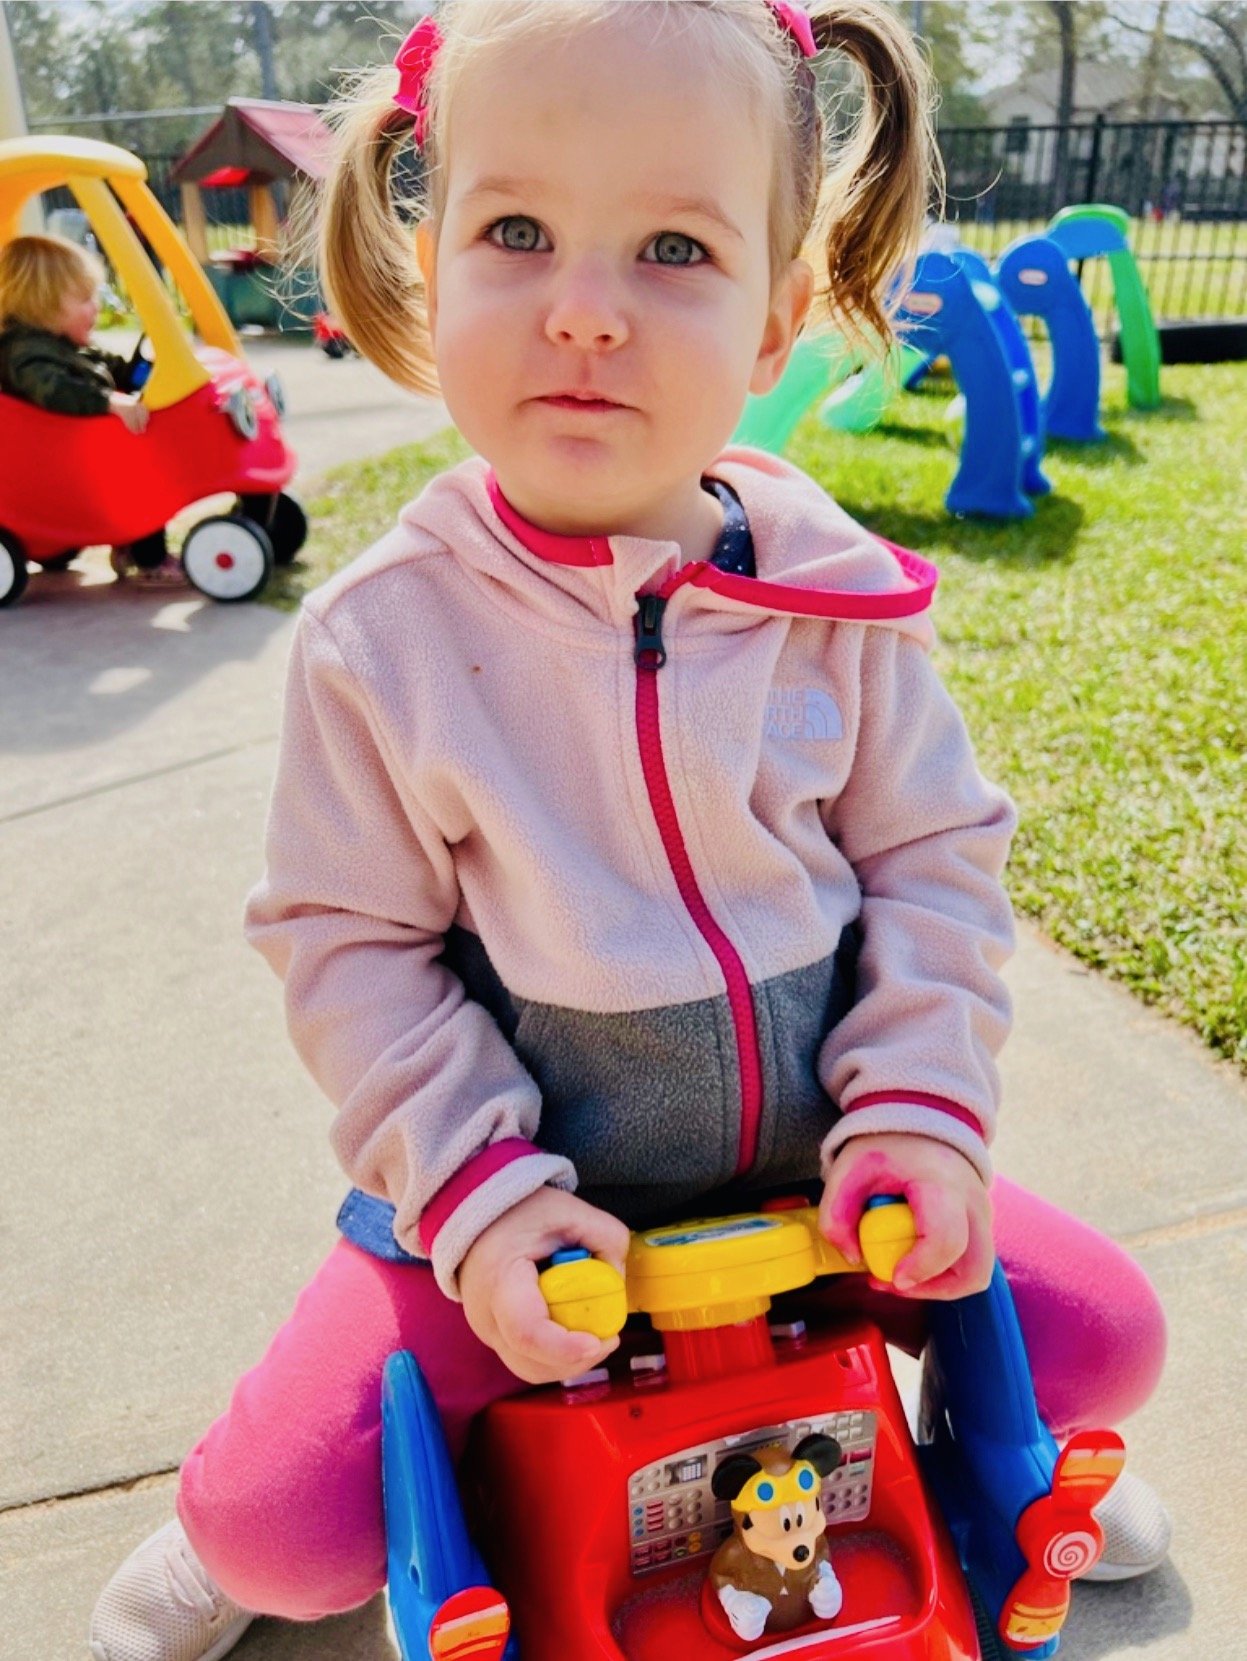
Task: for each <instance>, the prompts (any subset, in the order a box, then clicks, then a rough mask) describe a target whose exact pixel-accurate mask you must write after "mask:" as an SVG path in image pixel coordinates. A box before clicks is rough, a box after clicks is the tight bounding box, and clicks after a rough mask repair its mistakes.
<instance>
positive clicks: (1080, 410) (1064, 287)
mask: <svg viewBox="0 0 1247 1661" xmlns="http://www.w3.org/2000/svg"><path fill="white" fill-rule="evenodd" d="M996 280H997V282H998V283H999V284H1000V292H1001V293H1002V294H1003V295H1004V297H1005V299H1006V300H1007V301H1008V302H1009V305H1010V307H1011V308H1012V310H1013V312H1014V314H1015V315H1016V316H1018V317H1038V318H1041V319H1042V320H1043V323H1044V326H1045V327H1046V328H1047V331H1048V338H1049V340H1050V341H1051V343H1052V380H1051V382H1050V383H1049V386H1048V390H1047V392H1046V393H1045V395H1044V397H1043V399H1042V402H1041V406H1040V409H1041V415H1042V419H1043V427H1044V432H1045V434H1047V435H1049V436H1051V437H1053V438H1071V439H1077V440H1078V441H1080V442H1082V443H1096V442H1098V441H1100V440H1101V439H1104V438H1106V437H1107V436H1108V435H1107V434H1106V433H1105V431H1104V428H1103V427H1102V426H1101V425H1100V341H1099V337H1098V336H1097V335H1096V332H1095V319H1094V318H1093V317H1092V315H1091V307H1090V306H1089V305H1088V304H1087V300H1086V296H1085V295H1084V294H1083V291H1082V289H1081V288H1079V286H1078V279H1077V278H1076V277H1075V276H1074V273H1073V272H1072V271H1071V270H1070V268H1069V259H1068V256H1067V255H1066V253H1065V251H1064V250H1063V249H1062V248H1061V246H1060V244H1059V243H1057V242H1056V241H1054V240H1053V238H1052V237H1048V236H1027V237H1021V238H1019V239H1018V241H1017V242H1013V243H1011V244H1010V245H1009V247H1008V248H1006V249H1005V251H1004V253H1003V254H1002V255H1001V256H1000V258H999V260H998V261H997V262H996Z"/></svg>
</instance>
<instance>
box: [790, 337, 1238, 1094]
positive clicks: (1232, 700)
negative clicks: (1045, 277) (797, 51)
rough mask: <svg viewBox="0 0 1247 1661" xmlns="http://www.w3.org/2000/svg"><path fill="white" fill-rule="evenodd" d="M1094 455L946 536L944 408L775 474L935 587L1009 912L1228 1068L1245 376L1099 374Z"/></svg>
mask: <svg viewBox="0 0 1247 1661" xmlns="http://www.w3.org/2000/svg"><path fill="white" fill-rule="evenodd" d="M1105 380H1106V387H1105V404H1106V409H1105V425H1106V426H1107V427H1108V429H1109V435H1110V436H1109V438H1108V441H1107V442H1106V443H1105V444H1103V445H1099V446H1091V447H1084V446H1080V445H1072V444H1053V445H1052V446H1050V448H1049V452H1048V456H1047V458H1046V460H1045V470H1046V472H1047V473H1048V476H1049V477H1050V478H1051V480H1052V483H1053V487H1054V489H1053V493H1052V495H1051V496H1049V497H1048V498H1046V499H1045V500H1043V501H1041V502H1040V504H1039V510H1038V512H1037V513H1036V515H1035V517H1034V518H1033V519H1031V520H1028V521H1023V522H1014V523H1010V524H1005V525H993V524H989V523H985V522H984V523H972V522H969V521H962V522H958V521H954V520H952V519H950V518H949V516H948V515H947V514H945V513H944V512H943V509H942V506H941V500H942V496H943V492H944V490H945V489H946V488H947V485H948V483H949V481H950V478H951V472H952V462H953V457H952V454H951V452H950V451H949V450H947V449H946V448H945V446H944V444H943V443H942V441H941V440H940V438H939V437H938V436H937V435H938V434H939V431H940V416H941V413H942V410H943V408H944V404H945V400H946V398H947V396H948V393H949V391H950V390H951V388H950V387H949V386H948V385H947V383H945V385H944V386H943V387H938V386H936V385H932V386H931V387H930V388H929V389H928V390H927V391H926V393H925V395H921V396H918V395H908V396H906V397H904V398H902V399H900V400H898V402H897V403H896V404H895V405H894V414H892V415H891V416H890V419H889V423H888V425H887V426H886V427H885V428H883V429H881V430H880V431H879V432H878V433H876V434H874V435H872V436H871V437H870V438H868V439H865V440H856V441H851V440H848V439H846V440H843V441H839V440H833V439H831V438H830V436H829V435H828V434H826V433H825V431H824V430H823V429H822V427H821V424H820V423H819V422H818V421H817V419H816V418H807V420H806V421H805V422H804V423H803V425H802V427H801V429H800V430H799V432H798V434H797V436H796V440H795V442H794V444H793V445H792V446H791V447H790V450H789V454H790V456H791V458H792V460H794V461H795V462H796V463H797V464H798V465H799V466H801V467H804V468H805V469H806V470H807V471H808V472H809V473H810V474H811V475H812V476H813V477H815V478H817V479H818V480H819V481H820V483H822V484H823V485H824V486H825V487H826V488H827V489H828V490H829V491H830V492H831V493H832V495H834V496H835V497H836V498H837V499H838V500H839V501H841V502H842V503H843V504H844V506H845V507H846V508H847V509H848V510H849V512H851V513H853V514H855V515H856V516H857V517H858V518H860V519H862V520H863V521H864V522H865V523H866V524H868V525H870V526H871V527H872V528H874V529H876V530H879V531H881V532H883V533H885V534H886V535H888V536H891V537H893V538H894V539H895V540H897V541H899V542H903V543H907V544H909V545H911V546H914V547H917V548H920V549H922V550H923V551H924V552H926V553H929V554H931V555H932V557H934V558H935V560H936V562H937V563H938V564H939V566H940V569H941V572H942V582H941V586H940V595H939V599H938V602H937V611H936V616H937V620H938V623H939V628H940V634H941V646H940V652H939V658H940V665H941V669H942V671H943V673H944V675H945V677H946V679H947V682H948V684H949V686H950V688H951V690H952V692H953V694H954V696H955V697H956V698H957V701H958V703H959V704H960V706H961V708H962V710H963V712H964V713H965V716H966V719H967V721H968V723H969V726H970V729H971V732H972V733H973V735H974V738H975V742H976V744H977V746H978V750H979V755H980V758H981V761H982V763H983V766H984V768H985V770H987V771H988V772H989V773H990V774H992V775H993V776H994V777H996V778H997V779H999V780H1000V782H1001V783H1002V784H1004V785H1005V786H1006V787H1007V788H1008V789H1009V790H1010V791H1011V792H1012V794H1013V795H1014V797H1015V799H1016V801H1017V803H1018V807H1019V810H1020V814H1021V826H1020V829H1019V834H1018V839H1017V842H1016V844H1015V848H1014V853H1013V858H1012V861H1011V864H1010V878H1009V880H1010V886H1011V890H1012V893H1013V897H1014V900H1015V903H1016V905H1017V907H1018V909H1019V910H1020V911H1021V912H1023V913H1025V914H1027V915H1028V916H1030V917H1033V918H1034V919H1035V920H1036V921H1037V922H1038V923H1039V925H1040V926H1041V927H1042V928H1043V929H1044V930H1045V932H1046V933H1048V934H1049V935H1050V936H1051V937H1052V938H1053V939H1054V940H1057V941H1058V942H1060V944H1061V945H1063V946H1065V947H1067V948H1068V949H1069V950H1070V951H1072V952H1073V953H1075V954H1076V955H1077V956H1078V957H1080V958H1081V959H1082V960H1083V961H1084V962H1086V963H1089V964H1091V965H1093V966H1094V967H1095V968H1097V969H1101V970H1104V971H1106V972H1107V973H1108V974H1110V975H1112V976H1114V977H1115V978H1117V979H1119V980H1122V981H1124V982H1125V983H1126V984H1127V985H1128V986H1129V987H1130V988H1131V989H1132V990H1133V991H1134V992H1136V993H1137V994H1139V996H1140V997H1142V998H1144V999H1145V1000H1146V1001H1147V1002H1149V1003H1154V1004H1157V1005H1159V1006H1160V1007H1161V1008H1163V1009H1165V1010H1167V1011H1168V1012H1169V1013H1170V1014H1173V1015H1176V1016H1178V1017H1179V1018H1180V1019H1182V1020H1184V1021H1186V1022H1187V1023H1189V1024H1190V1025H1191V1026H1193V1027H1194V1028H1195V1029H1196V1031H1198V1032H1199V1033H1200V1034H1201V1035H1202V1036H1203V1037H1204V1038H1205V1039H1206V1040H1207V1041H1208V1043H1210V1044H1211V1045H1212V1046H1213V1047H1214V1048H1215V1049H1216V1050H1218V1051H1220V1052H1221V1053H1223V1054H1224V1055H1227V1056H1230V1057H1232V1058H1234V1059H1235V1060H1236V1061H1237V1062H1238V1063H1239V1065H1240V1066H1243V1067H1244V1068H1245V1069H1247V837H1245V836H1244V828H1243V821H1244V814H1245V810H1247V505H1245V503H1244V484H1247V477H1245V472H1244V466H1243V459H1242V458H1243V438H1242V435H1243V433H1244V432H1247V368H1244V367H1243V366H1241V365H1217V366H1200V367H1183V368H1179V367H1169V368H1166V369H1165V370H1164V371H1163V383H1162V384H1163V386H1164V388H1165V392H1166V401H1165V403H1164V405H1163V406H1162V407H1161V408H1160V409H1158V410H1155V411H1151V412H1142V411H1132V410H1128V409H1127V408H1126V406H1125V396H1124V372H1123V371H1122V370H1121V369H1110V370H1108V371H1107V372H1106V376H1105Z"/></svg>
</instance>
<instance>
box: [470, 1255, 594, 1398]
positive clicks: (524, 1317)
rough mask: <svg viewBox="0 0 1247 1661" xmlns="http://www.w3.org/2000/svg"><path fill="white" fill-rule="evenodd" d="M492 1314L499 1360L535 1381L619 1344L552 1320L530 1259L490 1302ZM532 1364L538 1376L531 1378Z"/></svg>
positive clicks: (586, 1364)
mask: <svg viewBox="0 0 1247 1661" xmlns="http://www.w3.org/2000/svg"><path fill="white" fill-rule="evenodd" d="M494 1319H495V1322H496V1324H497V1328H498V1339H499V1351H500V1353H501V1354H502V1357H503V1359H504V1360H505V1361H506V1362H507V1365H508V1366H510V1367H511V1370H512V1371H513V1372H516V1373H518V1375H519V1376H520V1377H521V1378H532V1379H533V1382H544V1381H545V1380H547V1379H555V1378H571V1377H574V1376H575V1375H576V1374H577V1373H583V1372H586V1371H587V1370H588V1369H589V1368H590V1367H592V1366H595V1365H596V1363H597V1362H598V1361H599V1360H601V1359H602V1358H603V1357H605V1356H607V1355H609V1354H610V1353H611V1351H612V1350H615V1349H618V1347H619V1340H618V1338H612V1339H610V1340H609V1342H606V1343H604V1342H603V1341H602V1339H600V1338H596V1337H595V1336H594V1335H593V1333H591V1332H569V1331H568V1330H567V1328H566V1327H561V1326H559V1325H558V1323H557V1322H556V1321H552V1320H551V1319H550V1311H549V1309H548V1308H547V1307H546V1300H545V1299H544V1298H543V1297H542V1295H541V1290H540V1288H539V1287H538V1285H537V1271H536V1266H535V1265H534V1264H532V1263H523V1264H521V1265H517V1273H516V1274H515V1276H514V1278H513V1279H512V1281H511V1283H510V1284H509V1285H508V1287H507V1295H506V1296H505V1297H504V1298H499V1299H498V1300H497V1301H496V1302H495V1304H494ZM517 1361H518V1362H519V1363H521V1364H522V1365H519V1366H517V1365H516V1362H517ZM533 1369H536V1371H537V1372H538V1373H539V1374H540V1378H539V1379H537V1378H533Z"/></svg>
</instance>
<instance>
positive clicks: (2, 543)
mask: <svg viewBox="0 0 1247 1661" xmlns="http://www.w3.org/2000/svg"><path fill="white" fill-rule="evenodd" d="M27 574H28V573H27V567H26V555H25V553H24V552H23V551H22V545H21V543H20V542H19V541H18V540H17V538H16V537H15V536H10V535H9V533H8V532H7V531H0V606H11V605H14V604H15V603H16V602H17V601H18V600H20V599H21V597H22V591H23V589H24V588H25V587H26V578H27Z"/></svg>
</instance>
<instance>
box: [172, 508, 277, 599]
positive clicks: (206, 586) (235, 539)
mask: <svg viewBox="0 0 1247 1661" xmlns="http://www.w3.org/2000/svg"><path fill="white" fill-rule="evenodd" d="M182 568H183V570H184V571H185V572H186V575H187V576H188V577H189V578H190V580H191V581H192V582H193V583H194V585H195V587H196V588H197V589H199V591H200V592H201V593H203V594H207V595H208V596H209V597H210V598H211V599H213V600H241V599H243V598H245V597H246V596H247V595H249V594H254V593H255V592H256V590H257V589H258V588H260V587H261V585H262V584H263V582H264V578H265V574H266V573H265V561H264V550H263V548H262V547H261V546H260V544H259V543H258V542H257V541H256V539H255V537H254V536H253V535H252V534H251V532H250V531H249V530H248V529H247V527H246V526H245V525H241V524H239V523H238V521H237V520H230V519H213V520H210V521H209V522H208V523H207V524H205V525H196V526H195V528H194V529H193V530H192V531H191V533H190V535H189V536H188V537H187V538H186V541H185V543H184V544H183V547H182Z"/></svg>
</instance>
